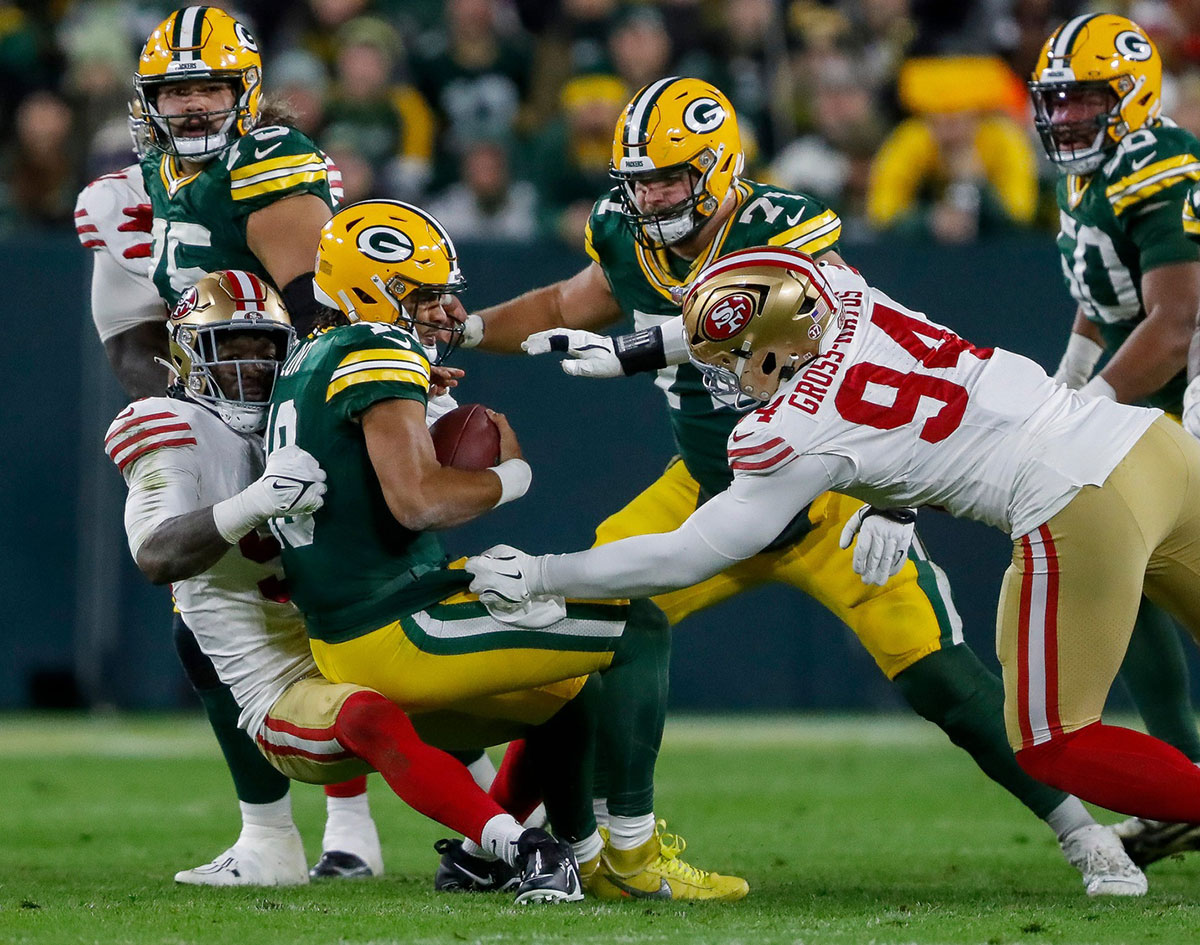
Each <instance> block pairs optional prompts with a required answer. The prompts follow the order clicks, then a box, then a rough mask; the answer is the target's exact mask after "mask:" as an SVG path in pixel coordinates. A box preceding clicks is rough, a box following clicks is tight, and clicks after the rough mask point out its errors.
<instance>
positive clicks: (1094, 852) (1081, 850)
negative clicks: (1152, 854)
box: [1060, 824, 1146, 896]
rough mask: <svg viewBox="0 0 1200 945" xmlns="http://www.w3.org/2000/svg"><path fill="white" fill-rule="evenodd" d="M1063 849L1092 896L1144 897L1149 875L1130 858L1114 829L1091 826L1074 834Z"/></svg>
mask: <svg viewBox="0 0 1200 945" xmlns="http://www.w3.org/2000/svg"><path fill="white" fill-rule="evenodd" d="M1060 846H1061V847H1062V851H1063V856H1065V857H1066V858H1067V862H1068V863H1070V864H1071V865H1072V866H1073V867H1075V868H1076V869H1077V870H1079V872H1080V873H1081V874H1082V875H1083V886H1084V889H1086V890H1087V894H1088V895H1089V896H1144V895H1145V894H1146V874H1145V873H1143V872H1142V871H1141V870H1140V869H1138V868H1137V866H1136V865H1135V864H1134V862H1133V860H1131V859H1130V858H1129V854H1127V853H1126V852H1125V848H1124V847H1123V846H1122V845H1121V841H1120V840H1119V839H1118V837H1117V835H1116V834H1115V833H1114V832H1113V830H1112V828H1111V827H1105V826H1104V825H1103V824H1088V825H1087V826H1084V827H1079V828H1078V829H1076V830H1073V831H1071V832H1070V833H1069V834H1067V836H1066V837H1064V838H1063V840H1062V842H1061V844H1060Z"/></svg>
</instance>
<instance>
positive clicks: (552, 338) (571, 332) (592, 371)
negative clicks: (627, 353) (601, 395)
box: [521, 328, 625, 377]
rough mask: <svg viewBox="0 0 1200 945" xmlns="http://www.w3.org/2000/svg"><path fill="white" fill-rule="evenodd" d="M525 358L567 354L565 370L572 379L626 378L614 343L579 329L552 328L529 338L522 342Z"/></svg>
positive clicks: (603, 336)
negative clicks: (555, 353) (551, 353)
mask: <svg viewBox="0 0 1200 945" xmlns="http://www.w3.org/2000/svg"><path fill="white" fill-rule="evenodd" d="M521 349H522V350H523V351H524V352H525V353H526V354H546V353H547V352H549V351H562V352H565V353H566V354H567V355H568V357H569V358H571V359H575V360H567V361H563V362H562V369H563V371H564V372H565V373H567V374H570V375H572V376H573V377H623V376H624V375H625V371H624V369H623V368H622V367H621V362H620V361H618V360H617V352H616V349H615V348H614V347H613V340H612V339H611V338H609V337H608V336H607V335H597V334H596V333H595V332H591V331H583V330H581V329H578V328H551V329H550V330H548V331H539V332H535V333H534V334H532V335H530V336H529V337H528V338H526V339H525V340H524V341H522V342H521Z"/></svg>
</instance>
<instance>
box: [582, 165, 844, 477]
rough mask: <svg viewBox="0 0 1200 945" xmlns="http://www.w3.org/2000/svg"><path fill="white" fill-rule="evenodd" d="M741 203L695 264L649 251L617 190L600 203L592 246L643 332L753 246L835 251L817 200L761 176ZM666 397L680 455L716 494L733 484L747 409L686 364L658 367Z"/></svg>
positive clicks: (741, 189) (834, 218)
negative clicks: (690, 288)
mask: <svg viewBox="0 0 1200 945" xmlns="http://www.w3.org/2000/svg"><path fill="white" fill-rule="evenodd" d="M736 196H737V205H736V206H735V208H734V211H733V213H732V214H731V215H730V217H729V219H728V220H726V222H725V224H724V225H723V226H722V227H721V228H720V229H719V230H718V231H717V234H716V236H715V237H714V238H713V241H712V243H711V244H709V246H708V248H707V250H705V252H703V253H702V254H701V255H700V256H698V257H697V258H696V259H695V260H693V261H691V262H688V261H687V260H684V259H680V258H679V257H678V256H676V255H675V254H674V253H671V252H668V251H666V250H662V249H658V250H652V249H647V248H646V247H644V246H642V245H641V244H639V243H638V241H637V239H636V238H635V237H634V233H633V230H632V228H631V226H630V223H629V217H628V215H627V214H626V213H625V211H624V208H623V205H622V203H621V197H620V192H619V190H618V189H616V188H614V189H613V190H612V191H610V192H609V193H608V194H607V195H606V196H604V197H602V198H601V199H600V200H598V201H597V202H596V205H595V207H593V208H592V215H591V218H590V219H589V220H588V226H587V232H586V244H585V246H586V249H587V252H588V255H589V256H591V257H592V259H594V260H595V261H596V262H597V263H599V264H600V266H601V268H603V270H604V274H605V276H606V277H607V278H608V284H609V287H610V288H611V289H612V293H613V297H614V298H615V299H616V300H617V303H618V304H619V305H620V306H621V310H622V311H623V312H624V313H625V315H626V317H627V318H632V319H633V323H634V327H635V328H636V329H638V330H641V329H643V328H649V327H651V326H653V325H658V324H661V323H662V322H664V321H666V320H667V319H668V318H672V317H674V316H676V315H678V314H679V312H680V305H679V302H677V301H676V300H675V297H673V290H674V296H678V294H679V290H680V289H682V287H683V286H684V285H686V284H687V283H688V282H690V281H692V280H693V279H694V278H695V276H696V274H697V273H698V272H699V271H700V270H701V269H703V268H704V267H705V266H706V265H708V264H709V263H711V262H713V261H714V260H715V259H717V258H718V257H720V256H724V255H725V254H726V253H731V252H733V251H734V250H736V249H746V248H747V247H751V246H764V245H771V246H787V247H790V248H792V249H799V250H803V251H804V252H806V253H808V254H810V255H813V256H815V255H817V254H819V253H822V252H825V251H826V250H836V248H837V240H838V236H839V235H840V233H841V230H842V221H841V219H840V218H839V217H838V215H837V214H836V213H834V212H833V211H832V210H830V209H829V208H828V207H826V206H825V205H824V204H822V203H820V202H819V201H817V200H816V199H814V198H813V197H809V196H807V195H805V194H800V193H795V192H794V191H789V190H780V189H779V188H777V187H768V186H767V185H765V184H758V183H755V182H754V181H739V182H738V183H737V184H736ZM655 383H656V384H657V386H658V387H659V388H660V389H661V390H662V391H663V393H664V394H666V397H667V406H668V409H669V410H670V414H671V427H672V430H673V431H674V434H675V443H676V445H677V447H678V449H679V455H680V456H682V457H683V461H684V462H685V463H686V464H687V468H688V471H689V472H691V474H692V476H694V477H695V479H696V481H697V482H699V483H700V487H701V489H703V490H704V492H705V493H706V494H707V495H709V496H714V495H716V494H717V493H719V492H723V491H724V490H725V488H726V487H727V486H728V485H729V484H730V483H731V482H732V481H733V473H732V472H731V471H730V469H729V463H728V461H727V458H726V452H725V451H726V443H727V441H728V439H729V434H730V432H731V431H732V430H733V428H734V426H735V425H736V424H737V422H738V420H739V419H740V418H741V417H742V414H741V413H739V412H737V411H735V410H733V409H732V408H730V407H727V406H725V405H724V404H721V403H720V402H718V401H716V400H714V399H713V397H712V395H711V394H709V393H708V391H707V390H706V389H705V387H704V381H703V379H702V378H701V376H700V372H699V371H698V370H697V369H696V368H695V367H693V366H692V365H691V364H686V363H685V364H679V365H673V366H669V367H666V368H663V369H662V370H660V371H659V372H658V379H657V380H656V382H655Z"/></svg>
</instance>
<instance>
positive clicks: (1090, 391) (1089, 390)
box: [1079, 374, 1117, 400]
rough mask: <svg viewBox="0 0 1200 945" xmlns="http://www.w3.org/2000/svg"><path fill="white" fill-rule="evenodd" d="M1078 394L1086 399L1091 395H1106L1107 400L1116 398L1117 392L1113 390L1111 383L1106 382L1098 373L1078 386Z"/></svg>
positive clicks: (1091, 396)
mask: <svg viewBox="0 0 1200 945" xmlns="http://www.w3.org/2000/svg"><path fill="white" fill-rule="evenodd" d="M1079 395H1080V396H1081V397H1086V398H1088V400H1091V399H1092V398H1093V397H1107V398H1108V399H1109V400H1116V399H1117V392H1116V391H1115V390H1113V386H1112V384H1110V383H1108V381H1106V380H1105V379H1104V378H1103V377H1101V376H1100V375H1099V374H1097V375H1096V376H1095V377H1093V378H1092V379H1091V380H1090V381H1088V382H1087V383H1086V384H1084V385H1083V386H1082V387H1081V388H1079Z"/></svg>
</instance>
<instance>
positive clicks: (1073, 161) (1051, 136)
mask: <svg viewBox="0 0 1200 945" xmlns="http://www.w3.org/2000/svg"><path fill="white" fill-rule="evenodd" d="M1122 79H1123V80H1124V81H1125V82H1127V83H1128V84H1129V86H1130V91H1129V92H1128V93H1127V95H1126V96H1125V99H1118V98H1117V95H1116V93H1115V92H1114V91H1113V89H1112V87H1111V85H1110V84H1109V83H1108V82H1105V81H1103V80H1097V81H1089V82H1031V83H1029V94H1030V97H1031V98H1032V99H1033V108H1034V119H1033V123H1034V127H1035V128H1037V132H1038V135H1039V136H1040V137H1041V139H1042V147H1043V148H1044V149H1045V152H1046V156H1047V157H1048V158H1049V159H1050V160H1051V161H1052V162H1053V163H1054V164H1055V165H1056V166H1058V167H1060V168H1062V169H1063V170H1064V171H1067V172H1068V173H1071V174H1090V173H1091V172H1092V171H1094V170H1096V168H1098V167H1099V166H1100V165H1101V164H1103V163H1104V161H1105V160H1106V159H1107V158H1108V156H1109V155H1110V154H1111V153H1112V152H1113V151H1114V150H1116V147H1117V144H1118V140H1119V139H1120V138H1121V137H1124V135H1125V134H1126V133H1127V132H1128V131H1129V129H1128V128H1125V127H1124V122H1123V121H1122V119H1121V110H1122V107H1123V105H1124V104H1125V101H1126V100H1128V99H1130V98H1133V97H1136V96H1137V94H1138V92H1139V90H1140V87H1141V85H1142V82H1143V80H1141V79H1139V80H1138V81H1136V82H1135V81H1134V80H1133V79H1131V78H1129V77H1128V76H1123V77H1122ZM1100 97H1103V99H1104V100H1105V101H1106V102H1107V103H1108V107H1107V109H1100V110H1098V111H1097V112H1096V113H1095V114H1094V115H1092V116H1090V117H1088V118H1083V119H1080V120H1077V121H1057V122H1056V121H1054V120H1053V115H1054V112H1055V111H1056V109H1059V108H1062V107H1064V106H1067V105H1069V104H1070V103H1071V102H1072V100H1076V101H1079V100H1082V99H1085V98H1096V99H1099V98H1100Z"/></svg>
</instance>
